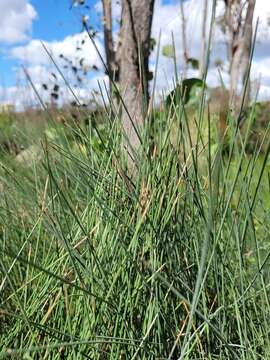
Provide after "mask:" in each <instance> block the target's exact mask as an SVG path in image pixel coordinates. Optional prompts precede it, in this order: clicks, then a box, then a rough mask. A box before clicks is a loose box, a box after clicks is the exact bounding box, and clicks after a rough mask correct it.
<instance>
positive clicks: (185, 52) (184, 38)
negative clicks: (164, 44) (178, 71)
mask: <svg viewBox="0 0 270 360" xmlns="http://www.w3.org/2000/svg"><path fill="white" fill-rule="evenodd" d="M180 14H181V33H182V45H183V78H184V79H185V78H186V77H187V70H188V58H189V56H188V49H187V33H186V18H185V12H184V5H183V1H180Z"/></svg>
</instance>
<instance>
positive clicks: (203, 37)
mask: <svg viewBox="0 0 270 360" xmlns="http://www.w3.org/2000/svg"><path fill="white" fill-rule="evenodd" d="M207 10H208V0H204V7H203V18H202V35H201V54H200V69H199V71H200V78H202V77H203V73H204V71H205V60H206V59H205V57H206V46H207V43H206V23H207Z"/></svg>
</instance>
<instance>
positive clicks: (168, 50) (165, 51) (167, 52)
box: [162, 45, 174, 58]
mask: <svg viewBox="0 0 270 360" xmlns="http://www.w3.org/2000/svg"><path fill="white" fill-rule="evenodd" d="M162 55H163V56H165V57H168V58H174V48H173V45H164V46H163V47H162Z"/></svg>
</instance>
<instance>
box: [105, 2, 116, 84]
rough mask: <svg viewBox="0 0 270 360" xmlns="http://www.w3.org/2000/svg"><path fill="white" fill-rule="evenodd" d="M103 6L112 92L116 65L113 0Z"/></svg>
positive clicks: (106, 50) (107, 62) (107, 63)
mask: <svg viewBox="0 0 270 360" xmlns="http://www.w3.org/2000/svg"><path fill="white" fill-rule="evenodd" d="M102 6H103V29H104V47H105V53H106V65H107V70H108V76H109V83H110V90H112V85H111V79H112V78H115V75H116V74H115V71H116V70H117V69H116V64H115V51H114V44H113V35H112V6H111V0H102Z"/></svg>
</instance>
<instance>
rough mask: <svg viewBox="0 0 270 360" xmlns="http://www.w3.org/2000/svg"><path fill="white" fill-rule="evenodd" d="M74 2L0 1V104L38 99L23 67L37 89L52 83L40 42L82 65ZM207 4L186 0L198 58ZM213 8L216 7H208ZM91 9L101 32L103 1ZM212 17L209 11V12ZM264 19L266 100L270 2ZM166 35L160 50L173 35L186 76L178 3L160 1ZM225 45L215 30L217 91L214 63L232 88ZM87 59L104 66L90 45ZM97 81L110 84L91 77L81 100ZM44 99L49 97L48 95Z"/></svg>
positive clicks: (169, 66) (258, 77) (169, 78)
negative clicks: (27, 83)
mask: <svg viewBox="0 0 270 360" xmlns="http://www.w3.org/2000/svg"><path fill="white" fill-rule="evenodd" d="M71 1H72V0H0V24H1V31H0V102H15V103H16V104H17V105H19V106H20V105H21V104H22V103H23V96H24V97H26V98H27V99H28V98H30V95H31V96H32V95H33V94H30V93H29V90H27V91H28V93H29V94H28V93H26V89H25V88H24V85H23V84H24V75H23V74H22V71H21V70H20V69H21V65H24V66H26V67H27V69H28V71H29V73H30V75H31V78H32V80H33V82H34V84H35V85H36V87H37V88H38V89H41V90H42V83H43V82H44V81H51V80H52V79H51V71H52V68H51V64H50V62H49V60H48V57H47V56H46V54H45V52H44V49H42V46H41V44H40V41H41V40H42V41H45V44H46V47H47V48H48V49H49V50H50V51H51V53H52V54H53V55H54V57H55V58H56V59H58V60H59V55H60V54H61V53H63V54H64V55H65V56H66V57H68V58H70V59H71V60H72V61H74V62H76V61H78V58H77V57H76V56H77V55H76V51H75V49H76V44H77V43H78V42H80V41H81V40H82V37H83V36H84V35H83V34H82V33H81V30H82V25H81V17H82V15H84V14H85V10H82V8H81V7H79V6H77V7H75V8H72V9H70V5H71ZM112 1H113V18H114V20H116V19H117V16H119V12H120V8H119V6H117V5H116V1H117V0H112ZM203 1H204V0H186V1H184V9H185V14H186V18H187V37H188V39H187V40H188V44H189V56H190V57H195V58H198V56H199V52H200V29H201V14H202V4H203ZM209 3H210V4H211V3H212V2H211V1H209ZM222 3H223V2H222V0H219V1H218V4H219V10H218V11H219V12H221V11H222V9H221V6H220V5H221V4H222ZM87 4H88V5H89V6H90V9H88V10H87V15H89V23H90V24H91V25H93V26H94V27H97V28H99V29H100V30H101V22H100V16H101V13H98V9H100V8H101V0H88V2H87ZM209 14H210V9H209ZM257 16H259V17H260V25H259V32H258V45H257V46H256V51H255V56H254V66H253V67H252V79H253V80H254V84H255V85H256V82H257V83H258V82H261V92H260V94H261V95H262V97H264V98H269V97H270V27H269V25H267V24H268V21H269V20H268V19H269V18H270V1H266V0H257V5H256V11H255V18H256V17H257ZM160 30H161V31H162V37H161V47H162V46H163V45H167V44H170V43H171V34H172V32H173V33H174V38H175V42H176V53H177V60H178V69H179V73H180V74H181V69H182V64H183V61H182V60H183V56H182V38H181V20H180V7H179V0H155V12H154V20H153V27H152V36H153V37H155V38H158V36H159V32H160ZM225 41H226V39H225V38H224V36H223V37H222V35H221V34H220V31H219V30H218V27H217V28H216V34H215V41H214V44H213V49H214V50H213V56H212V60H213V62H212V66H211V68H210V69H209V76H208V82H209V84H210V85H212V86H217V85H219V76H218V70H217V68H215V67H214V66H213V63H214V60H215V59H217V58H220V59H222V60H223V61H224V68H223V70H222V74H223V77H224V78H223V80H224V81H225V83H226V84H228V79H229V78H228V61H227V57H226V47H225ZM97 45H98V46H99V48H100V50H101V51H103V50H104V49H103V43H102V32H100V35H99V36H98V38H97ZM82 56H83V57H85V58H86V59H87V64H86V66H88V67H90V68H91V67H92V66H93V65H94V64H97V65H98V66H100V60H99V59H98V56H97V54H96V53H95V51H94V49H93V47H92V46H91V43H90V42H89V39H88V43H87V44H86V47H85V49H84V50H83V52H82V53H81V57H82ZM155 56H156V54H155V53H154V54H153V56H152V58H151V60H150V67H152V68H153V67H154V59H155ZM158 74H159V76H158V81H157V87H158V89H160V90H161V89H162V90H164V89H166V88H169V87H170V86H172V84H173V74H174V66H173V63H172V61H171V60H170V59H168V58H164V57H162V56H161V57H160V60H159V73H158ZM196 75H197V73H196V71H193V70H192V69H190V70H189V76H196ZM97 81H102V82H103V81H106V77H105V76H104V74H103V73H102V72H94V71H92V70H91V71H90V76H89V78H88V80H87V82H86V83H84V86H83V87H82V88H81V89H78V91H79V92H80V95H81V96H85V95H88V96H89V93H90V92H91V90H97V89H98V83H97ZM43 95H44V96H45V95H46V94H43Z"/></svg>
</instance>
